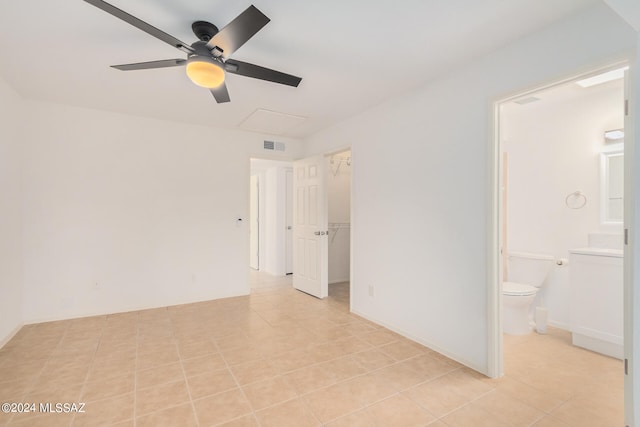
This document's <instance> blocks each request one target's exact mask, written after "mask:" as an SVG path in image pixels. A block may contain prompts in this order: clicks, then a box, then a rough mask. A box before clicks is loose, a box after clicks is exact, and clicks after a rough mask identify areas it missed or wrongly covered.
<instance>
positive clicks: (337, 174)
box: [327, 150, 351, 306]
mask: <svg viewBox="0 0 640 427" xmlns="http://www.w3.org/2000/svg"><path fill="white" fill-rule="evenodd" d="M327 207H328V223H329V227H328V230H329V235H328V240H329V242H328V245H327V246H328V248H327V251H328V268H329V271H328V281H329V297H331V298H334V299H336V300H339V301H341V302H343V303H346V305H347V306H349V302H350V275H351V150H345V151H342V152H339V153H334V154H331V155H330V156H328V157H327Z"/></svg>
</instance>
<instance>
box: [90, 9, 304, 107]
mask: <svg viewBox="0 0 640 427" xmlns="http://www.w3.org/2000/svg"><path fill="white" fill-rule="evenodd" d="M84 1H86V2H87V3H89V4H92V5H93V6H95V7H97V8H99V9H102V10H104V11H105V12H107V13H110V14H111V15H113V16H115V17H116V18H120V19H122V20H123V21H125V22H127V23H129V24H131V25H133V26H134V27H136V28H139V29H140V30H142V31H144V32H146V33H148V34H150V35H152V36H154V37H155V38H157V39H160V40H162V41H163V42H165V43H168V44H170V45H171V46H173V47H175V48H176V49H179V50H181V51H183V52H184V53H186V54H187V59H163V60H160V61H150V62H140V63H135V64H123V65H112V67H113V68H116V69H118V70H122V71H131V70H146V69H151V68H165V67H177V66H183V65H184V66H186V72H187V76H188V77H189V78H190V79H191V81H192V82H193V83H195V84H196V85H198V86H202V87H205V88H208V89H209V90H210V91H211V93H212V94H213V97H214V98H215V100H216V101H217V102H218V103H222V102H229V101H230V98H229V92H228V91H227V86H226V84H225V82H224V80H225V73H231V74H238V75H240V76H245V77H252V78H254V79H260V80H267V81H270V82H274V83H280V84H283V85H288V86H294V87H297V86H298V85H299V84H300V82H301V81H302V79H301V78H300V77H296V76H292V75H291V74H286V73H282V72H280V71H276V70H272V69H269V68H265V67H261V66H259V65H254V64H250V63H248V62H242V61H237V60H234V59H229V57H230V56H231V55H232V54H233V53H234V52H235V51H236V50H237V49H238V48H239V47H240V46H242V45H243V44H245V42H247V40H249V39H250V38H251V37H253V36H254V35H255V34H256V33H257V32H258V31H260V29H262V27H264V26H265V25H266V24H267V23H268V22H269V21H270V19H269V18H267V17H266V16H265V15H264V14H263V13H262V12H260V11H259V10H258V9H257V8H256V7H255V6H253V5H251V6H249V7H248V8H247V10H245V11H244V12H242V13H241V14H240V15H238V16H237V17H236V18H235V19H234V20H233V21H231V22H230V23H229V24H227V26H226V27H224V28H222V29H221V30H218V28H217V27H216V26H215V25H213V24H211V23H209V22H206V21H196V22H194V23H193V24H192V25H191V29H192V30H193V33H194V34H195V35H196V37H198V39H199V40H198V41H196V42H194V43H192V44H191V45H188V44H187V43H184V42H182V41H180V40H178V39H176V38H175V37H173V36H171V35H169V34H167V33H165V32H164V31H161V30H159V29H157V28H156V27H154V26H152V25H150V24H147V23H146V22H144V21H142V20H140V19H138V18H136V17H135V16H133V15H130V14H128V13H127V12H125V11H123V10H121V9H118V8H117V7H115V6H113V5H111V4H109V3H107V2H105V1H102V0H84Z"/></svg>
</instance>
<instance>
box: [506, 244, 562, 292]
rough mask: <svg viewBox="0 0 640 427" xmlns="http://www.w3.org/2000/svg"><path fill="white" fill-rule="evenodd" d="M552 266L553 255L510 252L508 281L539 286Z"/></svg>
mask: <svg viewBox="0 0 640 427" xmlns="http://www.w3.org/2000/svg"><path fill="white" fill-rule="evenodd" d="M551 267H553V256H551V255H547V254H534V253H528V252H510V253H509V256H508V258H507V274H508V278H507V279H508V280H509V281H510V282H517V283H524V284H527V285H531V286H535V287H536V288H539V287H541V286H542V284H543V282H544V280H545V279H546V278H547V275H548V274H549V272H550V271H551Z"/></svg>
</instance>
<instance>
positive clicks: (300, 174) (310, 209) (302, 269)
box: [293, 155, 329, 298]
mask: <svg viewBox="0 0 640 427" xmlns="http://www.w3.org/2000/svg"><path fill="white" fill-rule="evenodd" d="M325 181H326V160H325V158H324V156H322V155H320V156H314V157H309V158H306V159H302V160H298V161H296V162H294V164H293V190H294V191H293V206H294V209H293V220H294V225H293V287H294V288H296V289H298V290H301V291H303V292H306V293H308V294H310V295H313V296H315V297H318V298H324V297H326V296H327V294H328V289H329V288H328V283H327V270H328V267H327V265H328V264H327V259H328V251H327V242H328V224H327V187H326V182H325Z"/></svg>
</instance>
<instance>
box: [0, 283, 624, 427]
mask: <svg viewBox="0 0 640 427" xmlns="http://www.w3.org/2000/svg"><path fill="white" fill-rule="evenodd" d="M252 279H253V281H254V284H255V289H254V292H253V293H252V295H251V296H248V297H239V298H229V299H224V300H217V301H210V302H204V303H197V304H188V305H181V306H174V307H168V308H161V309H154V310H145V311H139V312H132V313H125V314H116V315H109V316H98V317H92V318H84V319H77V320H69V321H62V322H51V323H43V324H39V325H31V326H25V327H24V328H23V329H22V330H21V331H20V332H19V333H18V334H17V335H16V336H15V337H14V338H13V339H12V340H11V341H10V342H9V343H8V344H7V345H6V346H5V347H4V348H2V349H1V350H0V401H1V402H21V403H27V402H35V403H46V402H52V403H55V402H85V403H86V407H85V411H86V412H85V413H82V414H64V413H63V414H42V413H29V414H2V413H0V425H10V426H47V427H49V426H52V427H55V426H71V425H73V426H97V425H115V426H172V427H180V426H200V427H208V426H214V425H216V426H217V425H225V426H265V427H267V426H276V427H286V426H295V427H304V426H321V425H326V426H348V427H357V426H392V427H403V426H427V425H428V426H431V427H441V426H472V427H476V426H490V427H499V426H531V425H534V426H538V427H548V426H558V427H559V426H563V427H566V426H579V427H585V426H606V427H611V426H622V425H623V417H622V411H623V409H622V408H623V407H622V401H623V392H622V389H623V384H622V372H621V370H622V367H621V362H620V361H618V360H614V359H610V358H607V357H603V356H600V355H597V354H594V353H591V352H588V351H584V350H580V349H577V348H575V347H572V346H571V345H570V343H569V336H568V334H567V333H566V332H563V331H560V330H553V329H551V330H550V333H549V334H548V335H544V336H543V335H537V334H533V335H529V336H527V337H508V336H507V337H505V352H506V354H505V359H506V367H507V373H508V375H507V376H505V377H504V378H501V379H499V380H490V379H488V378H486V377H483V376H482V375H480V374H477V373H475V372H473V371H471V370H469V369H467V368H464V367H462V366H461V365H459V364H458V363H456V362H454V361H452V360H449V359H447V358H446V357H444V356H442V355H440V354H438V353H435V352H433V351H431V350H429V349H427V348H425V347H422V346H420V345H417V344H415V343H413V342H411V341H409V340H407V339H404V338H402V337H401V336H399V335H397V334H394V333H392V332H390V331H388V330H386V329H384V328H381V327H380V326H378V325H376V324H373V323H371V322H368V321H366V320H364V319H362V318H360V317H358V316H355V315H352V314H350V313H349V310H348V298H349V292H348V285H346V284H342V285H334V286H332V287H331V291H330V297H329V298H327V299H326V300H323V301H320V300H317V299H315V298H313V297H310V296H308V295H305V294H303V293H300V292H297V291H294V290H292V289H291V286H290V283H291V282H290V278H280V279H276V278H273V279H269V278H265V277H258V276H257V275H256V274H254V273H252Z"/></svg>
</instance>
